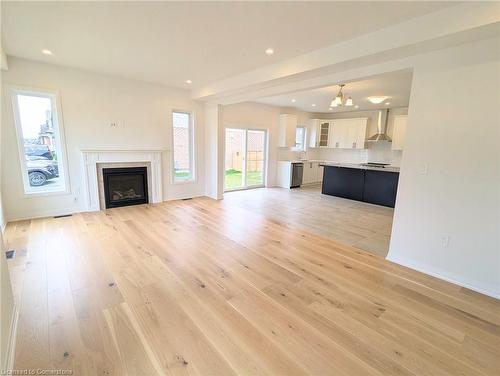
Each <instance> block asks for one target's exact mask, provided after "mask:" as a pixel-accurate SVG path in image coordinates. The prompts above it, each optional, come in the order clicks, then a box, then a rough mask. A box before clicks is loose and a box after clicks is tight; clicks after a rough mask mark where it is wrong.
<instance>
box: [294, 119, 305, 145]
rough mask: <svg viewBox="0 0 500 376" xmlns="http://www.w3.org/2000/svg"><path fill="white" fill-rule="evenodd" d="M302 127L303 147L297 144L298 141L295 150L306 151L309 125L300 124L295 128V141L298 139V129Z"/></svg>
mask: <svg viewBox="0 0 500 376" xmlns="http://www.w3.org/2000/svg"><path fill="white" fill-rule="evenodd" d="M299 128H302V129H303V130H304V132H303V134H302V147H298V146H297V142H295V146H294V147H293V150H295V151H306V147H307V146H306V137H307V136H306V135H307V127H306V126H305V125H298V126H297V127H296V128H295V141H297V129H299Z"/></svg>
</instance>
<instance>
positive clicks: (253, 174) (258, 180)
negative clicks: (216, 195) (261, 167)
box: [224, 169, 263, 189]
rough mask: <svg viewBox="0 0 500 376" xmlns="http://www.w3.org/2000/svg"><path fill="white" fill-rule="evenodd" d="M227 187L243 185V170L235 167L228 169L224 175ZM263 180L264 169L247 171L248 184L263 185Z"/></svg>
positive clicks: (233, 187)
mask: <svg viewBox="0 0 500 376" xmlns="http://www.w3.org/2000/svg"><path fill="white" fill-rule="evenodd" d="M224 179H225V187H226V189H235V188H241V187H242V186H243V181H242V172H241V171H238V170H234V169H229V170H226V174H225V176H224ZM262 182H263V179H262V171H248V172H247V184H246V185H247V186H253V185H261V184H262Z"/></svg>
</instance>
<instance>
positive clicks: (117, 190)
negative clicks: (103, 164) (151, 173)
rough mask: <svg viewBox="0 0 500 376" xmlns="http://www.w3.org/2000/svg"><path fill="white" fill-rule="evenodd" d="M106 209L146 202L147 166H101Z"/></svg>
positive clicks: (147, 200)
mask: <svg viewBox="0 0 500 376" xmlns="http://www.w3.org/2000/svg"><path fill="white" fill-rule="evenodd" d="M102 176H103V183H104V200H105V202H106V209H110V208H117V207H119V206H127V205H139V204H147V203H148V202H149V199H148V172H147V167H121V168H103V169H102Z"/></svg>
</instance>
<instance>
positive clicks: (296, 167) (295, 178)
mask: <svg viewBox="0 0 500 376" xmlns="http://www.w3.org/2000/svg"><path fill="white" fill-rule="evenodd" d="M303 172H304V163H302V162H292V173H291V174H290V175H291V182H290V188H298V187H300V185H301V184H302V174H303Z"/></svg>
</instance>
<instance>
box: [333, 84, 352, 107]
mask: <svg viewBox="0 0 500 376" xmlns="http://www.w3.org/2000/svg"><path fill="white" fill-rule="evenodd" d="M344 86H345V84H340V85H339V87H340V90H339V92H338V94H337V96H336V97H335V98H333V99H332V102H331V103H330V107H339V106H347V107H349V106H352V105H353V104H354V103H353V101H352V98H351V97H347V98H346V96H345V95H344V93H343V92H342V89H344Z"/></svg>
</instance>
